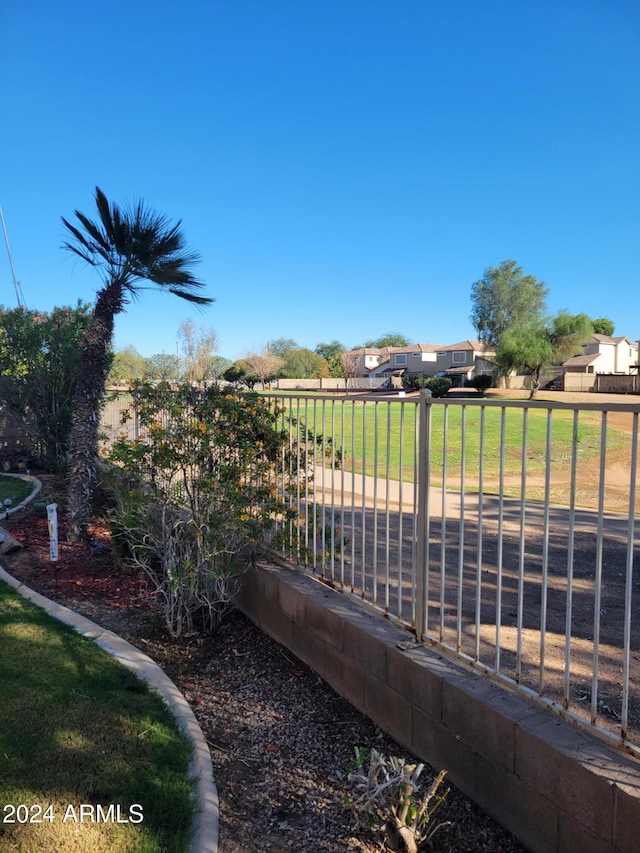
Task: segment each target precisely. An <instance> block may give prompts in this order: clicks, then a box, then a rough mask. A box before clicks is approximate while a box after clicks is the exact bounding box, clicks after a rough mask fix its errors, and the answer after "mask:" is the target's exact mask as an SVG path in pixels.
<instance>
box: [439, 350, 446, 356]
mask: <svg viewBox="0 0 640 853" xmlns="http://www.w3.org/2000/svg"><path fill="white" fill-rule="evenodd" d="M446 357H447V354H446V352H445V351H444V350H440V352H439V353H438V358H446Z"/></svg>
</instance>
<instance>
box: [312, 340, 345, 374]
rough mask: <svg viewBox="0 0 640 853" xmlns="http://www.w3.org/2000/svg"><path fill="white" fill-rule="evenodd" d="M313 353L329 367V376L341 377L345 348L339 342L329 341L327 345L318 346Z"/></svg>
mask: <svg viewBox="0 0 640 853" xmlns="http://www.w3.org/2000/svg"><path fill="white" fill-rule="evenodd" d="M315 351H316V352H317V354H318V355H321V356H322V358H324V360H325V361H326V362H327V364H328V365H329V375H330V376H342V355H343V353H345V352H346V351H347V348H346V347H345V345H344V344H342V343H340V341H331V343H329V344H325V343H321V344H318V346H317V347H316V349H315Z"/></svg>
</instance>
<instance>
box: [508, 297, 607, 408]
mask: <svg viewBox="0 0 640 853" xmlns="http://www.w3.org/2000/svg"><path fill="white" fill-rule="evenodd" d="M592 329H593V327H592V325H591V320H590V319H589V317H587V315H586V314H568V313H567V312H566V311H561V312H560V313H559V314H558V316H557V317H555V318H554V319H553V320H551V321H548V322H547V323H542V322H537V323H529V324H528V325H526V326H518V327H516V328H512V329H508V330H507V331H506V332H505V333H504V334H503V335H502V337H501V338H500V343H499V344H498V347H497V349H496V362H497V363H498V365H499V367H500V369H501V370H502V372H503V373H504V374H505V375H507V374H509V373H510V372H512V371H513V370H517V371H520V372H522V373H528V374H529V375H530V377H531V394H530V398H531V399H532V400H533V399H535V396H536V393H537V391H538V388H539V387H540V375H541V373H542V372H543V370H544V369H545V368H547V367H550V366H551V365H552V364H554V363H558V362H562V361H566V359H567V358H570V357H571V356H572V355H575V354H576V353H579V352H582V348H581V346H580V345H581V344H582V343H583V342H584V340H585V339H586V338H588V337H589V335H591V333H592Z"/></svg>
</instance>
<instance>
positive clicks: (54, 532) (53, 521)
mask: <svg viewBox="0 0 640 853" xmlns="http://www.w3.org/2000/svg"><path fill="white" fill-rule="evenodd" d="M47 522H48V524H49V559H50V560H54V561H55V560H57V559H58V504H47Z"/></svg>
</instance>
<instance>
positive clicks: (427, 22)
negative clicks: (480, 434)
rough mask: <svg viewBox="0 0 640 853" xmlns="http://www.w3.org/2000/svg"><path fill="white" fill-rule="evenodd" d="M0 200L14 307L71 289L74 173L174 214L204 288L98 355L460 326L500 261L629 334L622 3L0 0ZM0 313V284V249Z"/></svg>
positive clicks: (634, 310)
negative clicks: (200, 333)
mask: <svg viewBox="0 0 640 853" xmlns="http://www.w3.org/2000/svg"><path fill="white" fill-rule="evenodd" d="M0 70H1V75H0V104H1V109H2V145H1V148H0V151H1V153H2V162H1V164H0V206H1V207H2V210H3V213H4V218H5V222H6V226H7V230H8V235H9V241H10V245H11V251H12V256H13V262H14V266H15V270H16V276H17V278H18V279H19V281H20V283H21V287H22V291H23V294H24V299H25V302H26V304H27V306H28V307H29V308H37V309H39V310H46V309H50V308H52V307H53V306H54V305H68V304H75V303H76V301H77V300H78V298H82V299H84V300H86V301H91V300H92V299H93V298H94V295H95V290H96V288H97V287H98V286H99V284H100V281H99V279H98V278H97V277H96V276H95V274H94V273H93V272H92V271H91V270H89V269H87V268H86V267H83V266H82V264H81V263H80V262H79V261H75V260H74V259H73V256H72V255H71V254H70V253H68V252H64V251H63V250H62V249H61V248H60V246H61V243H62V241H63V239H64V230H63V227H62V224H61V220H60V217H61V216H65V217H67V218H70V217H72V215H73V211H74V210H75V209H80V210H81V211H83V212H84V213H87V214H89V215H93V213H94V210H93V206H94V200H93V193H94V188H95V186H96V185H98V186H100V187H101V188H102V189H103V190H104V191H105V193H106V194H107V196H108V197H109V198H110V199H111V200H113V201H117V202H119V203H123V204H124V203H127V202H130V201H135V200H138V199H140V198H142V199H144V200H145V202H146V203H147V204H148V205H149V206H150V207H152V208H154V209H156V210H158V211H161V212H163V213H165V214H166V215H167V216H168V217H169V218H170V219H172V220H176V219H181V220H182V225H183V229H184V232H185V234H186V236H187V239H188V242H189V244H190V246H191V247H193V248H194V249H196V250H197V251H198V252H199V253H200V254H201V256H202V262H201V264H200V265H199V266H198V268H197V273H198V275H199V277H200V278H202V279H203V280H204V281H205V282H206V283H207V290H206V293H207V295H210V296H212V297H214V298H215V299H216V302H215V303H214V305H213V306H212V307H211V308H209V309H208V310H207V311H206V312H204V313H198V312H197V311H195V310H194V309H193V308H191V307H190V306H189V305H187V304H186V303H183V302H181V301H180V300H177V299H175V298H174V297H172V296H170V295H161V294H155V293H150V292H144V293H143V294H142V296H141V299H140V300H139V301H138V302H136V303H134V304H133V305H131V306H130V307H129V309H128V311H127V313H126V314H124V315H121V316H119V318H118V319H117V322H116V335H115V344H116V346H117V347H118V348H123V347H125V346H128V345H133V346H135V347H136V348H137V349H138V350H139V352H141V353H142V354H143V355H146V356H148V355H152V354H154V353H158V352H163V351H164V352H174V351H175V347H176V332H177V329H178V326H179V323H180V322H181V321H182V320H184V319H187V318H193V319H194V320H195V322H196V323H197V325H200V326H203V327H207V328H210V327H213V328H214V329H216V331H217V332H218V336H219V341H220V347H219V351H220V354H222V355H225V356H227V357H229V358H238V357H241V356H242V355H243V354H244V353H245V352H246V351H248V350H256V349H259V348H261V347H262V346H263V345H264V344H266V342H267V341H269V340H273V339H275V338H280V337H285V338H293V339H294V340H296V341H297V342H298V343H299V344H300V345H301V346H307V347H310V348H314V347H315V346H316V344H318V343H319V342H321V341H330V340H333V339H338V340H340V341H342V342H343V343H344V344H346V345H348V346H355V345H357V344H359V343H362V341H364V340H366V339H367V338H373V337H377V336H379V335H381V334H382V333H384V332H386V331H399V332H401V333H403V334H404V335H406V336H407V337H408V338H409V339H410V340H411V342H432V343H441V344H448V343H454V342H456V341H458V340H462V339H464V338H470V337H475V330H474V329H473V327H472V325H471V323H470V322H469V314H470V311H471V302H470V293H471V285H472V283H473V282H474V281H476V280H477V279H479V278H480V277H481V276H482V274H483V271H484V270H485V268H486V267H488V266H496V265H497V264H498V263H499V262H500V261H501V260H504V259H507V258H514V259H515V260H516V261H518V263H519V264H520V265H521V266H522V268H523V270H524V271H525V272H526V273H527V274H531V275H535V276H536V277H537V278H539V279H540V280H542V281H544V282H545V283H546V284H547V286H548V288H549V290H550V296H549V300H548V303H549V306H548V307H549V311H550V313H555V312H556V311H558V310H560V309H563V308H564V309H567V310H569V311H572V312H578V311H585V312H586V313H588V314H589V315H590V316H593V317H597V316H606V317H609V318H611V319H612V320H613V321H614V323H615V326H616V333H617V334H622V335H628V336H629V337H630V338H632V339H634V340H635V339H636V338H638V337H640V275H639V272H638V260H639V258H638V249H639V235H640V166H639V164H640V156H639V155H640V98H639V96H638V93H639V91H640V6H639V5H638V4H637V2H635V0H616V2H615V3H610V2H606V0H599V2H594V1H593V0H579V2H574V1H573V0H549V2H542V0H529V2H527V3H524V2H514V1H513V0H508V2H501V0H500V2H498V1H497V0H484V2H478V0H433V2H431V0H385V2H380V0H199V2H195V0H184V2H181V3H174V2H172V3H169V2H165V0H128V2H126V3H125V2H123V0H112V2H110V3H108V4H91V3H86V2H84V0H83V2H82V3H80V2H78V0H62V2H60V3H55V4H51V3H50V2H48V0H47V1H46V2H45V0H39V2H34V0H4V2H3V3H2V6H1V9H0ZM0 304H3V305H5V306H6V307H15V304H16V297H15V291H14V287H13V282H12V278H11V269H10V266H9V261H8V257H7V253H6V251H5V247H4V245H0Z"/></svg>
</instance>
